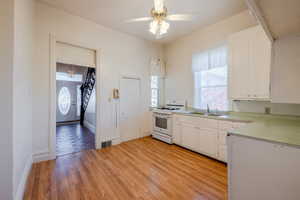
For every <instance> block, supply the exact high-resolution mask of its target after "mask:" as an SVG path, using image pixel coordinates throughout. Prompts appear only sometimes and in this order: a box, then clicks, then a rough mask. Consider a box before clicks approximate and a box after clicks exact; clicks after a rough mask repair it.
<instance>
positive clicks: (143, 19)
mask: <svg viewBox="0 0 300 200" xmlns="http://www.w3.org/2000/svg"><path fill="white" fill-rule="evenodd" d="M151 20H153V18H152V17H140V18H134V19H129V20H126V21H125V22H126V23H132V22H147V21H151Z"/></svg>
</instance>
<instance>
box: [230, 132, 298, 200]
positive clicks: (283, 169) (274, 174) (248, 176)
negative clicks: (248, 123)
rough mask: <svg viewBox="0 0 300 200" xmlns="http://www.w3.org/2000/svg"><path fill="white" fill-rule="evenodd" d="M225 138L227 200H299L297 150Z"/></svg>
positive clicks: (233, 137)
mask: <svg viewBox="0 0 300 200" xmlns="http://www.w3.org/2000/svg"><path fill="white" fill-rule="evenodd" d="M227 138H228V154H229V155H228V156H229V159H228V172H229V177H228V179H229V186H228V189H229V192H228V195H229V197H228V199H230V200H254V199H255V200H299V199H300V172H299V169H300V158H299V154H300V148H299V147H296V146H289V145H284V144H279V143H272V142H267V141H264V140H258V139H251V138H247V137H241V136H236V135H230V136H228V137H227Z"/></svg>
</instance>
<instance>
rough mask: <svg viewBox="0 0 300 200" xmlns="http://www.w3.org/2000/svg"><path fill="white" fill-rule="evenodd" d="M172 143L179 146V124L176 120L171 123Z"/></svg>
mask: <svg viewBox="0 0 300 200" xmlns="http://www.w3.org/2000/svg"><path fill="white" fill-rule="evenodd" d="M173 143H175V144H178V145H181V124H180V122H179V121H177V120H176V118H175V120H174V123H173Z"/></svg>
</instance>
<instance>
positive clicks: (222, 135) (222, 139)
mask: <svg viewBox="0 0 300 200" xmlns="http://www.w3.org/2000/svg"><path fill="white" fill-rule="evenodd" d="M218 134H219V135H218V143H219V145H226V144H227V131H225V130H219V133H218Z"/></svg>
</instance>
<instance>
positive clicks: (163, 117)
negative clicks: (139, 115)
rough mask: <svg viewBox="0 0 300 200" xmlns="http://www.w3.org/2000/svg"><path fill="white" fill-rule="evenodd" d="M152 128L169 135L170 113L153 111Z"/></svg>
mask: <svg viewBox="0 0 300 200" xmlns="http://www.w3.org/2000/svg"><path fill="white" fill-rule="evenodd" d="M153 130H154V131H156V132H160V133H163V134H167V135H170V136H171V135H172V133H171V115H167V114H158V113H154V114H153Z"/></svg>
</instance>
